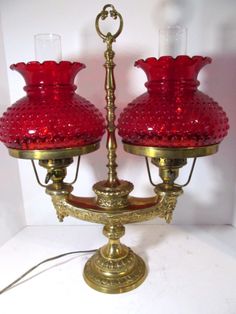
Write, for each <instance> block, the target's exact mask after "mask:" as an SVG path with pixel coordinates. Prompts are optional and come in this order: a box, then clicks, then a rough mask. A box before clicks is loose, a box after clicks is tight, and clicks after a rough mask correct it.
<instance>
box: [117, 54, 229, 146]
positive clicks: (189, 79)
mask: <svg viewBox="0 0 236 314" xmlns="http://www.w3.org/2000/svg"><path fill="white" fill-rule="evenodd" d="M210 62H211V59H210V58H207V57H201V56H195V57H192V58H191V57H189V56H178V57H176V58H172V57H168V56H163V57H160V58H159V59H156V58H148V59H146V60H138V61H136V63H135V66H137V67H140V68H141V69H143V70H144V72H145V73H146V75H147V78H148V82H147V83H146V84H145V86H146V87H147V90H148V91H147V92H146V93H144V94H143V95H141V96H139V97H138V98H136V99H135V100H134V101H132V102H131V103H130V104H128V106H127V107H126V108H125V109H124V110H123V112H122V113H121V115H120V118H119V120H118V129H119V135H120V136H121V137H122V139H123V141H124V142H126V143H130V144H134V145H142V146H156V147H197V146H206V145H212V144H216V143H219V142H221V141H222V139H223V138H224V137H225V136H226V135H227V130H228V128H229V125H228V119H227V117H226V114H225V112H224V111H223V109H222V108H221V107H220V106H219V105H218V104H217V103H216V102H215V101H214V100H213V99H212V98H210V97H209V96H207V95H206V94H204V93H203V92H201V91H199V90H198V89H197V87H198V85H199V82H198V81H197V75H198V73H199V71H200V70H201V68H202V67H203V66H204V65H206V64H208V63H210Z"/></svg>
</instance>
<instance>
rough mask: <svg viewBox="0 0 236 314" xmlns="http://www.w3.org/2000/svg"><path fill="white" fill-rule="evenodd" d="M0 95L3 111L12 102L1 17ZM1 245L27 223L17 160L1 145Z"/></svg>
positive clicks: (0, 109) (0, 108) (0, 106)
mask: <svg viewBox="0 0 236 314" xmlns="http://www.w3.org/2000/svg"><path fill="white" fill-rule="evenodd" d="M0 73H1V80H0V95H1V105H0V111H1V113H2V112H3V111H5V109H6V106H8V105H9V104H10V99H9V89H8V79H7V71H6V62H5V55H4V46H3V38H2V28H1V19H0ZM0 154H1V163H0V173H1V181H0V246H1V245H2V244H3V243H4V242H6V241H7V240H8V239H10V238H11V237H12V236H13V235H14V234H15V233H16V232H18V231H19V230H20V229H22V228H23V227H24V225H25V213H24V209H23V201H22V193H21V183H20V179H19V170H18V165H17V161H16V160H13V159H11V158H9V156H8V153H7V150H6V149H5V148H4V147H3V145H2V144H1V146H0Z"/></svg>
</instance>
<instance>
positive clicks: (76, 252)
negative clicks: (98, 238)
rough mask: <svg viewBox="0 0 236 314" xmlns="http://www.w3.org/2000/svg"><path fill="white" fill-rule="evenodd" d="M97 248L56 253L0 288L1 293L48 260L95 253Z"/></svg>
mask: <svg viewBox="0 0 236 314" xmlns="http://www.w3.org/2000/svg"><path fill="white" fill-rule="evenodd" d="M96 251H97V250H96V249H94V250H85V251H73V252H67V253H63V254H60V255H56V256H53V257H50V258H47V259H45V260H43V261H41V262H40V263H38V264H37V265H35V266H33V267H31V268H30V269H29V270H27V271H26V272H25V273H23V274H22V275H21V276H20V277H18V278H17V279H16V280H14V281H13V282H12V283H10V284H9V285H8V286H6V287H5V288H3V289H2V290H0V294H3V293H4V292H6V291H8V290H9V289H11V288H13V287H14V286H15V285H16V284H17V283H18V282H19V281H21V280H22V279H23V278H24V277H25V276H27V275H28V274H29V273H31V272H32V271H33V270H35V269H36V268H38V267H39V266H40V265H42V264H45V263H47V262H50V261H53V260H55V259H58V258H61V257H64V256H67V255H72V254H80V253H94V252H96Z"/></svg>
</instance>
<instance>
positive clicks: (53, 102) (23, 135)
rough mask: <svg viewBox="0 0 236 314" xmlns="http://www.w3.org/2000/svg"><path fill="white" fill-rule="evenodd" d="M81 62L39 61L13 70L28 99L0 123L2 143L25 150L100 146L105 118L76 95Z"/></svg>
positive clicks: (15, 107) (18, 102) (8, 110)
mask: <svg viewBox="0 0 236 314" xmlns="http://www.w3.org/2000/svg"><path fill="white" fill-rule="evenodd" d="M84 67H85V65H84V64H82V63H78V62H69V61H61V62H59V63H57V62H55V61H45V62H43V63H39V62H36V61H33V62H29V63H27V64H25V63H17V64H13V65H12V66H11V69H12V70H16V71H18V72H19V73H21V74H22V76H23V77H24V79H25V82H26V86H25V88H24V90H25V91H26V93H27V95H26V96H25V97H23V98H21V99H20V100H18V101H17V102H16V103H15V104H13V105H12V106H11V107H9V108H8V109H7V111H6V112H5V113H4V114H3V116H2V118H1V119H0V140H1V141H2V142H3V143H4V144H5V145H6V146H7V147H9V148H15V149H23V150H38V149H39V150H40V149H60V148H73V147H80V146H84V145H89V144H93V143H95V142H98V141H99V140H100V139H101V137H102V135H103V133H104V130H105V122H104V119H103V117H102V114H101V113H100V112H99V111H98V109H96V108H95V106H94V105H92V104H91V103H90V102H89V101H88V100H86V99H84V98H83V97H81V96H79V95H77V94H76V93H75V89H76V86H75V85H74V78H75V76H76V74H77V73H78V72H79V71H80V70H81V69H83V68H84Z"/></svg>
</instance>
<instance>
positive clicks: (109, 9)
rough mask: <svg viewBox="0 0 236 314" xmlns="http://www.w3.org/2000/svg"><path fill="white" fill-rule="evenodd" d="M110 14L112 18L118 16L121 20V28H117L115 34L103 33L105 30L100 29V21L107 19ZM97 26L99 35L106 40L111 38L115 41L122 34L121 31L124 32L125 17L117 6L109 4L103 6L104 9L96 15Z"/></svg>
mask: <svg viewBox="0 0 236 314" xmlns="http://www.w3.org/2000/svg"><path fill="white" fill-rule="evenodd" d="M109 15H110V17H111V18H113V19H114V20H116V19H117V17H118V18H119V20H120V25H119V28H118V30H117V32H116V33H115V34H113V35H112V34H111V33H107V34H106V35H105V34H103V32H102V31H101V29H100V26H99V22H100V19H101V20H105V19H106V18H107V17H108V16H109ZM95 27H96V31H97V33H98V35H99V36H100V37H101V38H102V39H103V40H104V41H106V40H111V41H112V42H114V41H115V40H116V38H117V37H118V36H119V35H120V33H121V32H122V29H123V18H122V16H121V15H120V13H119V12H117V11H116V9H115V7H114V6H113V5H112V4H107V5H105V6H104V7H103V9H102V11H101V12H100V13H99V14H98V16H97V17H96V21H95Z"/></svg>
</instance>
